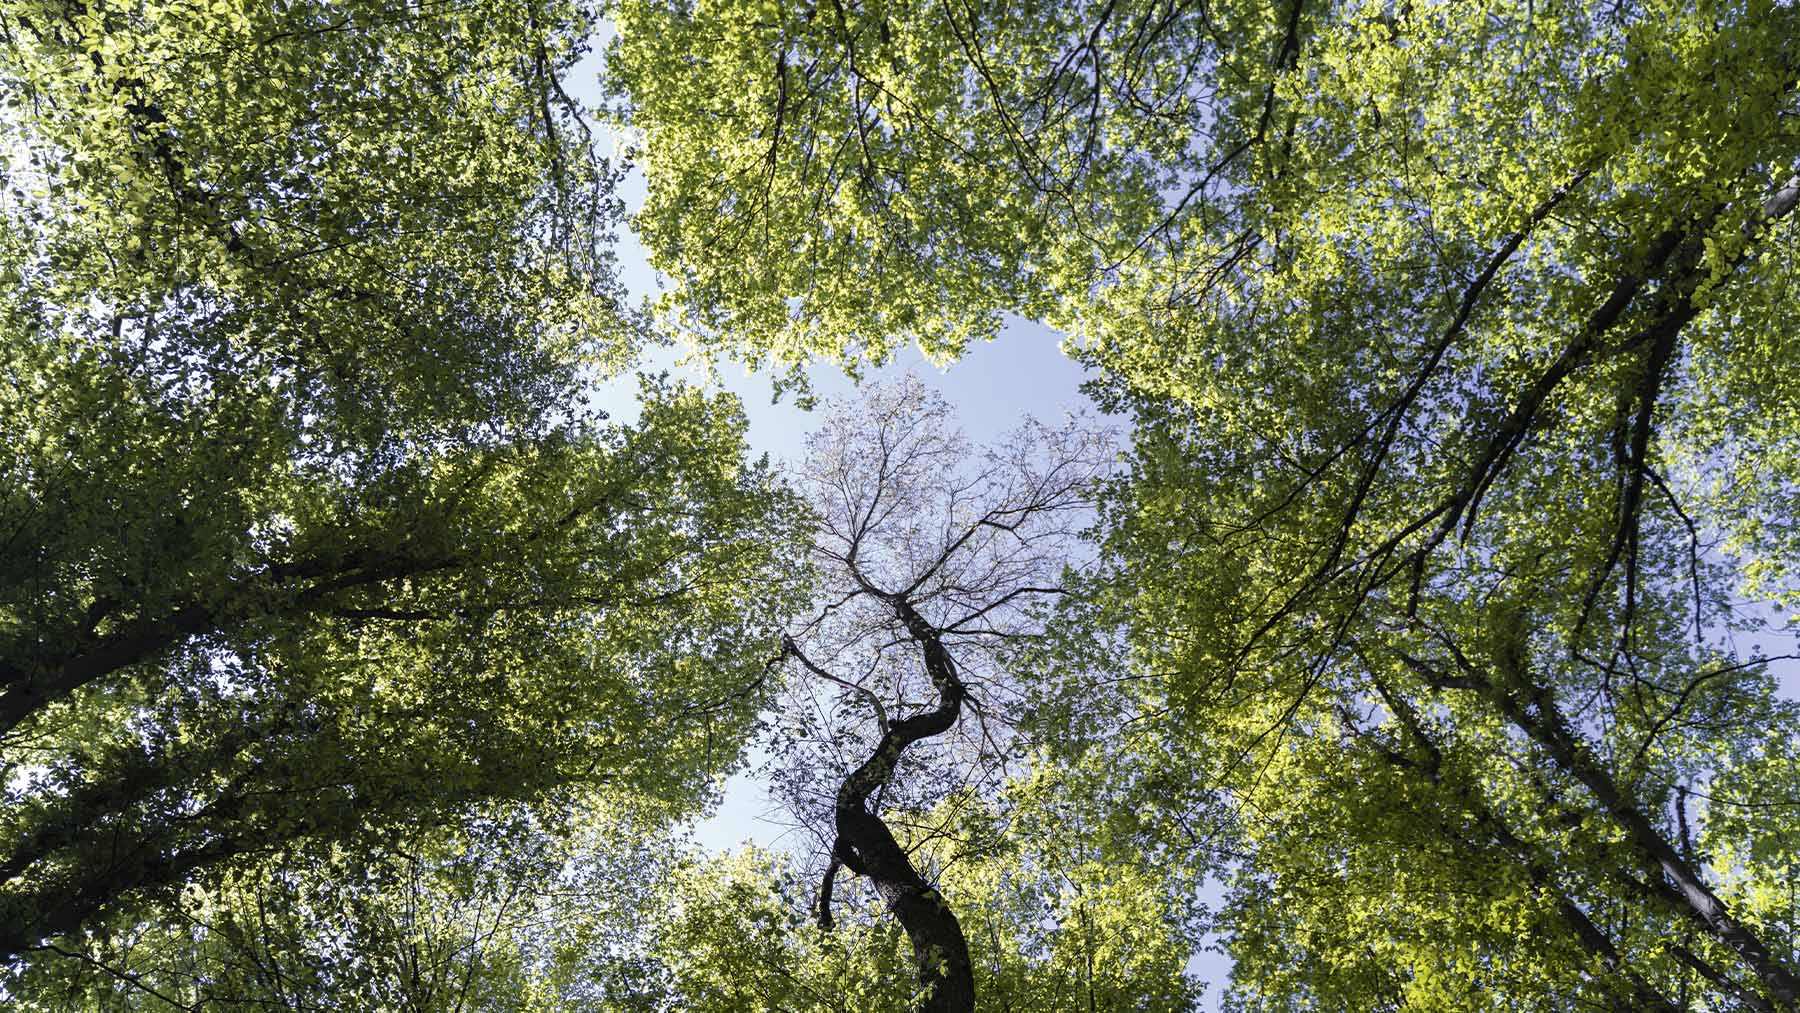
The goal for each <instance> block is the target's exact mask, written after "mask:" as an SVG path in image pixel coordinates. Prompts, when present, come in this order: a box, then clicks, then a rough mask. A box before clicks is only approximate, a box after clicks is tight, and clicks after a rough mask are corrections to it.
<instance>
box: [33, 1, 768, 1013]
mask: <svg viewBox="0 0 1800 1013" xmlns="http://www.w3.org/2000/svg"><path fill="white" fill-rule="evenodd" d="M591 30H592V21H591V17H590V15H589V13H588V12H586V11H584V10H583V9H581V8H579V7H576V6H571V5H565V4H549V5H539V4H533V5H513V4H499V5H488V6H474V7H459V8H456V9H444V10H438V9H435V8H430V7H427V8H411V7H394V8H391V9H386V8H377V7H373V6H369V7H352V8H344V7H341V6H340V5H336V4H316V5H315V4H281V5H236V4H216V5H190V4H181V3H175V4H166V5H163V4H153V5H143V4H138V3H131V4H114V5H106V4H97V5H80V4H59V3H46V4H36V3H22V4H9V5H7V6H6V7H5V8H4V9H0V40H3V43H4V49H3V52H4V57H3V58H0V59H3V62H0V111H3V113H4V118H3V120H0V124H3V126H0V131H3V133H4V139H3V147H0V157H3V158H4V167H5V174H6V175H5V190H4V195H3V196H0V214H3V215H4V219H5V220H4V222H3V223H0V276H3V277H4V279H5V282H4V285H3V286H0V374H3V375H4V376H5V385H4V390H5V393H4V394H3V395H0V771H3V772H4V775H5V785H4V792H5V796H4V797H5V802H4V808H3V809H0V957H3V958H5V959H7V960H9V961H13V966H14V969H15V970H19V969H20V968H23V970H22V972H21V973H23V974H25V975H26V977H25V978H23V979H21V981H25V982H29V981H31V980H34V979H33V978H32V975H34V974H36V973H37V972H36V971H35V970H34V969H33V967H32V965H34V964H43V963H49V964H53V965H57V966H64V965H65V963H66V962H68V961H73V960H75V959H76V958H75V957H73V956H72V955H71V954H72V953H74V952H76V951H85V949H86V943H85V942H83V941H82V938H81V933H82V932H84V931H94V932H102V933H103V934H104V933H107V932H112V933H114V936H113V937H111V938H101V939H99V940H98V941H97V945H99V946H101V947H102V948H104V947H106V946H113V945H116V944H117V943H118V938H117V936H116V933H118V932H123V933H125V934H126V935H127V936H129V935H131V934H132V933H135V932H137V931H139V929H141V928H142V926H143V925H144V924H145V923H146V921H147V922H148V923H150V924H152V925H154V924H156V923H159V922H166V921H167V920H168V919H170V918H175V917H177V914H176V913H175V912H177V911H179V910H184V909H187V908H190V907H192V905H194V904H196V903H200V904H202V906H207V905H225V906H227V907H229V906H230V905H232V904H238V903H241V901H239V900H235V899H233V898H234V897H236V896H237V895H236V894H234V893H233V891H234V890H235V889H237V888H236V887H233V886H231V884H232V883H240V884H241V883H243V882H246V881H247V880H246V878H245V877H250V878H251V879H259V878H260V879H262V880H264V881H266V883H273V884H276V885H279V884H280V883H283V882H286V880H284V879H283V878H282V877H284V876H289V875H301V874H304V875H306V876H309V877H314V878H317V877H319V876H325V877H328V878H338V877H355V876H357V875H360V874H359V873H356V872H354V870H355V869H356V868H357V867H358V862H361V861H364V860H369V861H375V862H376V864H377V865H378V866H379V865H380V864H381V862H384V861H389V859H384V858H380V857H379V856H380V855H382V854H385V853H386V852H389V851H391V850H392V849H393V848H395V847H399V846H400V845H399V844H396V843H395V842H404V841H406V840H410V839H412V838H414V837H416V836H418V835H420V834H423V833H427V832H430V833H432V834H438V833H440V832H445V831H450V830H453V829H455V828H457V827H459V826H463V825H464V824H466V823H468V821H470V820H477V819H478V818H480V819H485V820H486V822H485V823H481V824H480V825H482V826H485V827H487V829H486V830H483V831H482V832H483V833H484V834H487V835H489V836H493V835H496V834H499V833H500V832H501V830H500V829H499V828H503V827H505V826H506V825H508V824H509V823H516V822H518V821H519V820H521V819H523V820H524V823H523V824H522V825H523V826H534V827H540V828H554V827H555V826H556V825H557V824H560V823H566V822H568V820H569V819H570V818H571V817H572V815H573V814H574V813H577V812H579V810H580V809H581V807H582V806H584V805H586V804H589V803H590V802H591V801H592V800H593V799H595V798H596V797H597V796H599V797H605V798H612V799H633V800H642V804H643V805H647V806H650V807H652V808H655V807H659V806H660V807H662V808H664V809H667V810H670V811H681V810H684V809H688V808H692V807H693V806H694V805H695V804H697V802H698V801H699V800H700V799H701V798H703V797H704V796H705V795H706V793H707V792H708V791H709V790H710V787H711V778H712V776H713V775H714V774H715V773H716V772H717V771H719V770H721V769H722V768H724V767H725V766H727V765H728V764H730V763H731V762H732V761H733V760H734V758H735V757H736V755H737V752H738V750H739V748H740V747H741V744H742V742H743V739H744V735H745V734H746V732H747V730H748V728H749V726H750V724H751V722H752V721H753V719H754V717H755V715H756V713H757V711H758V709H759V707H760V702H761V700H762V698H763V696H764V691H765V689H766V686H765V683H764V671H765V666H766V664H767V662H768V659H769V657H770V656H772V655H773V654H774V653H775V652H776V650H777V641H776V639H775V633H776V629H777V626H776V624H777V622H778V620H779V619H780V618H781V617H782V616H783V615H784V614H785V611H786V608H787V605H786V604H785V603H786V602H787V601H788V600H789V596H790V594H791V591H792V581H791V580H790V579H789V578H788V575H787V574H785V573H784V572H783V570H782V569H781V568H780V567H781V560H782V558H783V557H784V556H785V555H786V554H787V553H786V552H785V551H784V546H789V545H793V546H798V545H799V544H801V531H800V528H799V525H800V520H799V518H800V515H799V513H798V511H797V509H796V508H795V505H794V503H793V501H792V499H791V497H789V496H787V495H786V494H785V493H783V492H782V491H781V490H780V489H779V488H778V486H777V485H776V483H775V481H774V478H773V476H772V475H771V474H770V473H769V471H768V470H767V469H766V468H765V467H762V466H759V465H754V464H750V463H747V462H746V454H745V447H744V442H743V441H744V436H743V430H744V420H743V417H742V415H741V413H740V411H739V410H738V408H737V406H736V405H735V403H734V402H732V401H731V400H730V399H729V398H717V397H706V396H703V395H701V394H699V393H696V392H694V391H691V390H685V389H681V388H679V387H675V386H672V385H669V384H667V383H663V382H660V381H650V382H646V383H645V384H644V386H643V391H642V400H643V407H642V413H641V418H640V420H639V421H638V422H637V423H636V424H634V425H632V426H628V427H627V426H618V425H611V424H608V423H607V422H606V420H605V417H604V415H603V414H600V413H598V412H596V411H594V410H593V409H591V408H589V407H586V406H585V402H584V397H585V393H584V391H585V386H584V376H585V375H586V374H589V373H592V372H593V371H594V370H595V369H600V370H611V369H613V368H614V366H615V365H616V364H617V363H619V362H622V361H628V356H629V355H630V353H631V350H632V348H633V346H634V344H635V342H636V340H637V338H636V333H637V327H636V325H635V324H634V323H633V321H632V320H631V319H630V317H629V314H626V313H624V312H623V311H622V310H621V308H620V306H621V303H620V294H619V292H618V291H617V285H616V283H615V281H614V280H613V278H612V275H611V267H610V261H609V256H610V255H609V254H608V253H607V252H606V248H605V246H604V245H603V244H604V243H605V241H606V240H607V231H608V230H609V228H610V227H611V225H612V223H613V222H614V221H615V219H616V213H617V209H616V203H615V202H614V200H613V198H612V196H611V184H612V174H611V171H610V170H609V169H608V168H607V167H606V165H605V164H603V163H601V162H599V161H597V160H596V159H595V158H594V157H593V155H592V153H591V151H590V147H589V145H588V144H587V143H586V141H585V140H584V139H582V137H581V130H582V129H583V128H582V127H581V126H580V124H579V122H578V121H577V119H576V118H575V115H574V113H573V111H572V107H571V106H570V105H569V104H568V103H566V102H564V101H562V100H561V99H560V92H559V90H558V85H557V75H558V74H559V73H561V72H562V71H564V70H566V68H567V67H568V66H569V65H570V64H571V63H572V62H573V61H574V60H575V59H576V58H577V56H578V55H579V52H580V50H581V49H582V47H583V46H584V44H585V43H584V40H585V38H586V37H587V35H588V33H589V32H590V31H591ZM634 804H639V803H637V802H634ZM489 810H494V811H497V812H499V813H500V814H502V815H504V816H505V819H504V820H501V819H500V817H498V816H486V817H483V816H482V814H483V813H486V812H488V811H489ZM521 813H524V814H526V816H521V815H520V814H521ZM527 817H528V818H527ZM496 820H499V822H495V821H496ZM448 846H449V847H451V848H452V849H453V850H454V849H455V848H456V847H458V845H455V844H451V845H448ZM371 856H375V857H371ZM283 869H290V870H298V871H294V872H284V871H282V870H283ZM370 875H374V873H370ZM315 888H317V884H314V885H313V886H311V887H309V889H315ZM197 891H198V892H197ZM205 896H214V899H212V900H206V899H204V897H205ZM197 898H199V899H197ZM159 912H160V913H159ZM57 938H63V939H64V942H63V943H61V944H59V943H56V942H55V940H56V939H57ZM45 945H49V946H50V947H51V948H49V949H46V948H44V946H45ZM28 953H29V954H33V955H32V956H31V957H30V959H29V961H26V962H25V963H19V962H18V958H20V957H21V955H22V954H28ZM229 980H231V979H230V978H229V976H227V977H224V978H218V979H216V980H215V979H212V978H209V977H208V976H204V975H203V976H197V977H195V978H194V980H193V981H191V982H190V983H189V987H188V989H187V991H186V992H184V993H183V994H184V995H185V996H186V998H185V999H184V1000H183V1001H184V1002H188V1003H194V1004H198V1005H202V1006H204V1005H207V1004H209V1003H212V1002H215V1001H219V996H220V995H230V994H231V992H230V990H229V989H226V991H224V992H219V991H218V990H217V989H218V988H219V987H223V986H222V985H219V982H222V981H229ZM15 987H17V988H20V989H25V988H26V987H27V986H26V985H23V984H21V985H17V986H15V985H7V986H6V988H7V989H8V991H9V993H10V992H11V991H12V990H13V989H14V988H15ZM46 994H50V993H46ZM9 1001H10V1000H9ZM76 1005H80V1003H79V1002H78V1003H77V1004H76Z"/></svg>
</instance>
